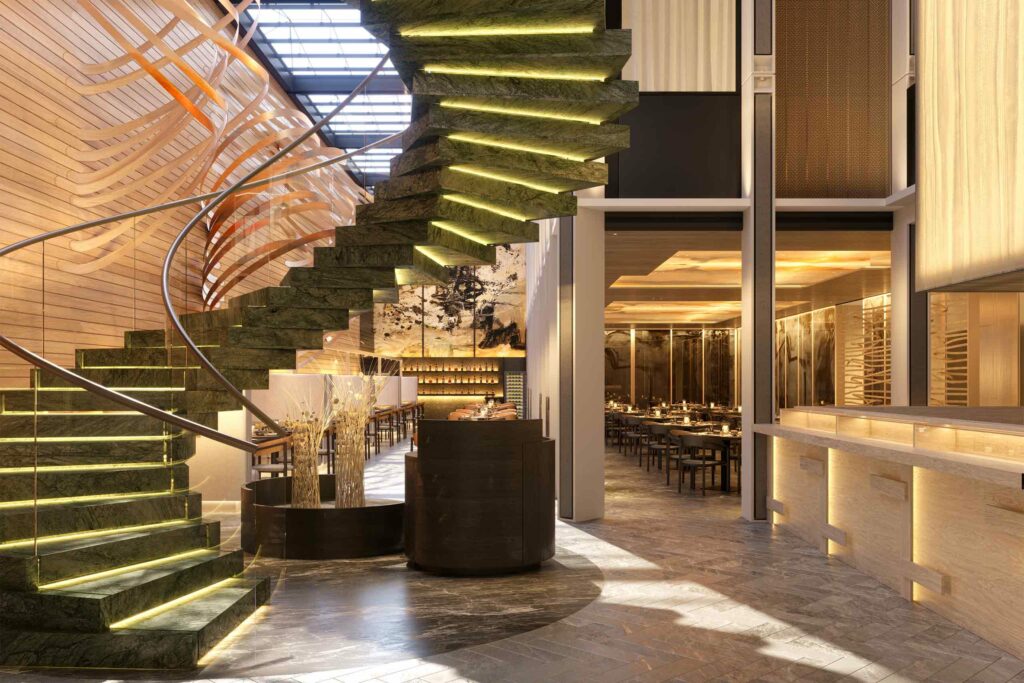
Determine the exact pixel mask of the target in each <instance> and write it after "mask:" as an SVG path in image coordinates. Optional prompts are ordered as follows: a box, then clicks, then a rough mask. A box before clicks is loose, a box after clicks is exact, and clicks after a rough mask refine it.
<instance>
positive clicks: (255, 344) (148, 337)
mask: <svg viewBox="0 0 1024 683" xmlns="http://www.w3.org/2000/svg"><path fill="white" fill-rule="evenodd" d="M283 289H288V288H283ZM335 291H339V292H348V291H352V292H355V291H359V290H335ZM274 305H278V306H284V305H288V304H286V303H283V302H282V303H275V304H274ZM349 308H354V307H349ZM191 337H192V341H193V342H195V343H196V344H198V345H199V346H223V347H232V348H240V349H319V348H322V346H323V331H322V330H310V329H288V328H273V329H270V328H266V327H249V328H245V327H227V328H212V329H207V330H197V331H195V332H194V333H193V334H191ZM172 338H173V340H174V341H173V342H172V344H171V346H172V347H184V342H182V341H181V340H179V339H177V337H176V336H173V337H172ZM164 345H165V335H164V331H163V330H145V331H139V332H127V333H125V348H130V349H135V348H149V347H163V346H164Z"/></svg>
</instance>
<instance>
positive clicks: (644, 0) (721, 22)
mask: <svg viewBox="0 0 1024 683" xmlns="http://www.w3.org/2000/svg"><path fill="white" fill-rule="evenodd" d="M622 27H623V28H626V29H632V31H633V57H632V58H631V59H630V60H629V62H628V63H627V64H626V67H625V68H624V69H623V71H622V78H623V79H625V80H630V81H639V83H640V90H641V91H642V92H697V91H701V92H708V91H732V90H735V89H736V2H735V0H623V3H622Z"/></svg>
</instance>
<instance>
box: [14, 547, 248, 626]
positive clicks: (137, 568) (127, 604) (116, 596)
mask: <svg viewBox="0 0 1024 683" xmlns="http://www.w3.org/2000/svg"><path fill="white" fill-rule="evenodd" d="M243 560H244V553H243V552H242V551H241V550H236V551H233V552H221V551H219V550H214V549H200V550H191V551H188V552H187V553H182V554H177V555H172V556H170V557H167V558H162V559H157V560H152V561H150V562H146V563H143V564H141V565H133V566H128V567H125V568H123V569H120V570H111V571H110V572H101V573H99V574H96V575H87V576H83V577H79V578H76V579H69V580H67V581H62V582H59V583H56V584H48V585H44V586H41V587H40V589H39V590H38V591H36V592H28V591H2V592H0V623H3V624H4V626H5V627H17V628H33V629H42V630H54V631H58V630H66V631H89V632H99V631H105V630H107V629H108V628H109V627H110V626H111V625H112V624H116V623H117V622H119V621H123V620H125V619H127V618H129V617H131V616H133V615H136V614H139V613H141V612H145V611H146V610H150V609H152V608H154V607H157V606H158V605H162V604H164V603H167V602H170V601H172V600H175V599H177V598H180V597H182V596H185V595H188V594H189V593H193V592H195V591H197V590H200V589H202V588H207V587H209V586H211V585H213V584H215V583H218V582H220V581H223V580H225V579H229V578H232V577H234V576H236V575H238V574H240V573H241V572H242V568H243Z"/></svg>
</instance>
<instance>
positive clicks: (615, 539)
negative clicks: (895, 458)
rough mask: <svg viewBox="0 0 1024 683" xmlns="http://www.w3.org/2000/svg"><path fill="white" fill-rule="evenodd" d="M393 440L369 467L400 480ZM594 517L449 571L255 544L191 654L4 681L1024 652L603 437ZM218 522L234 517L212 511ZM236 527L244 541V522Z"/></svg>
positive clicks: (1012, 672)
mask: <svg viewBox="0 0 1024 683" xmlns="http://www.w3.org/2000/svg"><path fill="white" fill-rule="evenodd" d="M403 452H404V448H401V447H399V448H396V449H394V450H392V451H390V452H388V453H384V454H382V455H380V456H377V457H375V458H374V459H373V460H372V461H371V463H370V465H369V466H368V468H367V475H366V482H367V491H368V493H369V494H370V495H372V496H374V497H387V498H401V497H402V495H403V483H402V482H403V467H404V461H403ZM606 477H607V501H606V516H605V518H604V519H602V520H598V521H594V522H587V523H584V524H566V523H562V522H559V523H558V527H557V545H558V553H557V556H556V560H555V561H553V562H551V563H549V564H548V565H547V566H546V567H545V568H544V569H543V570H542V571H539V572H535V573H532V574H524V575H520V576H516V577H504V578H495V579H486V580H481V579H441V578H438V577H430V576H428V575H423V574H419V573H417V572H413V571H410V570H408V569H407V568H406V567H405V565H404V562H403V560H402V558H401V557H398V556H393V557H387V558H375V559H371V560H356V561H337V562H299V561H277V560H273V561H271V560H261V561H260V562H258V563H257V565H256V567H255V571H257V572H264V573H266V574H268V575H270V576H273V577H274V578H275V580H276V588H275V592H274V596H273V599H272V601H271V603H270V605H269V606H268V607H267V608H266V609H265V610H263V611H261V613H260V614H259V615H258V616H257V617H256V619H254V620H252V621H251V622H250V623H248V624H246V625H245V626H244V627H243V628H242V629H241V630H240V631H238V632H236V634H233V635H232V636H231V639H230V642H229V643H228V644H227V645H226V646H225V647H224V648H223V649H222V651H221V652H220V654H219V656H218V658H217V659H216V660H215V661H214V662H213V663H211V664H210V665H208V666H207V667H206V668H205V669H203V670H201V671H197V672H192V673H187V674H184V673H167V674H146V675H143V674H138V675H134V674H123V673H120V674H110V675H104V674H103V673H102V672H73V673H72V672H15V671H10V672H3V671H0V680H7V678H12V679H14V678H17V679H19V680H25V681H31V682H32V683H37V682H42V681H67V680H128V679H135V680H138V679H145V680H156V679H159V680H172V679H177V680H212V681H242V680H244V681H256V680H259V681H263V680H266V681H275V682H276V681H298V682H300V683H321V682H328V681H330V682H335V681H343V682H345V683H376V682H378V681H380V682H385V683H416V682H418V681H423V682H427V683H453V682H455V681H474V682H478V683H491V682H504V681H509V682H511V683H533V682H537V681H557V682H558V683H569V682H572V681H580V682H581V683H601V682H602V681H609V682H611V681H670V680H677V681H687V682H689V683H695V682H700V681H723V682H724V681H728V682H730V683H739V682H741V681H742V682H747V681H773V682H775V681H798V680H799V681H820V682H830V681H835V680H841V679H845V680H856V681H870V682H874V681H881V680H885V681H887V682H889V683H893V682H897V681H920V680H935V681H945V682H949V683H952V682H954V681H968V680H970V681H977V682H982V683H997V682H1002V681H1008V680H1016V681H1024V662H1022V661H1020V660H1018V659H1016V658H1014V657H1012V656H1010V655H1008V654H1007V653H1005V652H1003V651H1001V650H999V648H996V647H995V646H993V645H991V644H990V643H987V642H986V641H984V640H982V639H980V638H978V636H976V635H975V634H973V633H971V632H969V631H966V630H964V629H962V628H960V627H958V626H956V625H955V624H952V623H950V622H949V621H947V620H946V619H944V618H942V617H940V616H939V615H937V614H934V613H932V612H930V611H928V610H927V609H924V608H922V607H920V606H917V605H913V604H911V603H908V602H906V601H904V600H902V599H901V598H900V597H899V596H898V595H897V594H895V593H894V592H893V591H891V590H890V589H888V588H887V587H885V586H884V585H882V584H881V583H879V582H877V581H875V580H874V579H872V578H870V577H868V576H866V575H864V574H861V573H860V572H858V571H857V570H855V569H853V568H852V567H849V566H847V565H845V564H843V563H841V562H839V561H838V560H836V559H835V558H827V557H823V556H821V555H820V554H819V553H818V552H817V550H816V549H815V548H811V547H809V546H808V545H807V544H805V543H804V542H803V541H801V540H799V539H797V538H796V537H794V536H792V535H790V534H788V533H785V532H783V531H781V530H779V529H775V528H772V527H770V526H768V525H764V524H748V523H746V522H744V521H742V520H741V519H740V516H739V497H738V496H737V495H735V494H734V495H721V494H713V493H712V492H710V491H709V492H708V494H709V495H707V496H706V497H702V496H701V495H700V493H699V492H696V493H693V492H690V491H689V489H684V492H683V493H682V494H678V493H677V492H676V490H675V486H674V483H673V486H672V487H666V486H665V485H664V475H663V474H661V473H658V472H657V471H655V470H652V471H650V472H647V471H646V470H645V469H644V468H638V467H637V466H636V464H635V459H627V458H624V457H623V456H621V455H619V454H618V453H617V452H615V451H614V450H609V451H608V452H607V453H606ZM221 519H222V523H223V524H224V528H225V537H230V536H231V535H232V533H233V532H234V530H235V529H236V528H237V525H238V520H237V518H235V517H231V516H221ZM232 543H237V539H235V540H233V541H232Z"/></svg>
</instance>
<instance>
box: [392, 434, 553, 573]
mask: <svg viewBox="0 0 1024 683" xmlns="http://www.w3.org/2000/svg"><path fill="white" fill-rule="evenodd" d="M418 438H419V451H418V452H416V453H410V454H409V455H407V456H406V458H405V500H406V506H405V553H406V555H407V556H408V558H409V564H410V566H412V567H415V568H417V569H422V570H425V571H429V572H435V573H439V574H453V575H486V574H507V573H511V572H517V571H523V570H526V569H531V568H535V567H538V566H539V565H540V563H541V562H543V561H544V560H547V559H550V558H551V557H553V556H554V554H555V442H554V441H552V440H551V439H545V438H544V436H543V434H542V432H541V421H540V420H512V421H496V422H487V421H480V422H472V421H449V420H421V421H420V426H419V436H418Z"/></svg>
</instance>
